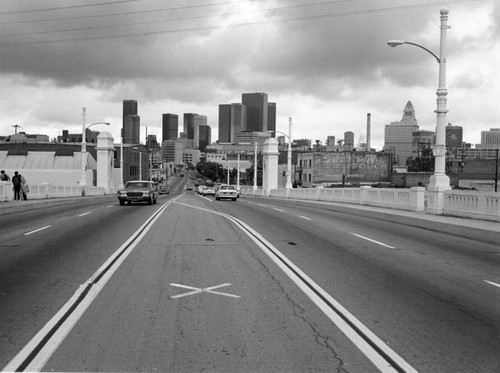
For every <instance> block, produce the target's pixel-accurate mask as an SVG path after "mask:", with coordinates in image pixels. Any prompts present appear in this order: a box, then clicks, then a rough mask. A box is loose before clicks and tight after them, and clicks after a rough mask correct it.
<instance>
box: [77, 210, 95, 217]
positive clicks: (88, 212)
mask: <svg viewBox="0 0 500 373" xmlns="http://www.w3.org/2000/svg"><path fill="white" fill-rule="evenodd" d="M91 213H92V211H87V212H84V213H83V214H80V215H78V217H80V216H85V215H88V214H91Z"/></svg>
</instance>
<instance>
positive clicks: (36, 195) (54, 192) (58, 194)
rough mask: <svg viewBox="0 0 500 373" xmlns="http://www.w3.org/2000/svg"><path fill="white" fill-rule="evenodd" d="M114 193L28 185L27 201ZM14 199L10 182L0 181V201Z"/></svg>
mask: <svg viewBox="0 0 500 373" xmlns="http://www.w3.org/2000/svg"><path fill="white" fill-rule="evenodd" d="M111 193H115V190H114V189H113V190H110V191H109V192H108V193H106V190H105V188H103V187H95V186H86V187H83V190H82V187H80V186H61V185H48V184H40V185H30V186H29V193H28V199H46V198H62V197H81V196H103V195H105V194H111ZM13 199H14V191H13V190H12V182H10V181H0V201H2V202H5V201H12V200H13Z"/></svg>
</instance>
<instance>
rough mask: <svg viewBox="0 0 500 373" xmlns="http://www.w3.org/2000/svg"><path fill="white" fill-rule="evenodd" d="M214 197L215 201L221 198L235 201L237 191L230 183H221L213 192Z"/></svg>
mask: <svg viewBox="0 0 500 373" xmlns="http://www.w3.org/2000/svg"><path fill="white" fill-rule="evenodd" d="M215 199H216V200H217V201H219V200H221V199H230V200H232V201H236V200H237V199H238V192H237V191H236V188H235V187H234V186H232V185H221V186H219V188H218V189H217V191H216V192H215Z"/></svg>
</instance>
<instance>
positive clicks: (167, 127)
mask: <svg viewBox="0 0 500 373" xmlns="http://www.w3.org/2000/svg"><path fill="white" fill-rule="evenodd" d="M162 131H163V134H162V141H166V140H175V139H177V137H179V116H178V115H177V114H163V116H162Z"/></svg>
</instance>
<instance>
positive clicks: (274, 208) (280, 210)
mask: <svg viewBox="0 0 500 373" xmlns="http://www.w3.org/2000/svg"><path fill="white" fill-rule="evenodd" d="M273 210H276V211H279V212H285V210H282V209H277V208H276V207H273Z"/></svg>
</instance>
